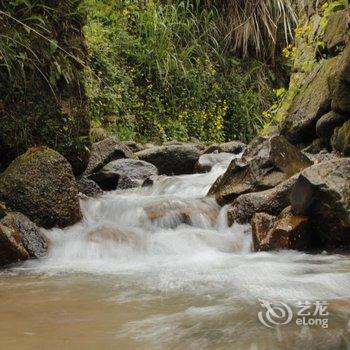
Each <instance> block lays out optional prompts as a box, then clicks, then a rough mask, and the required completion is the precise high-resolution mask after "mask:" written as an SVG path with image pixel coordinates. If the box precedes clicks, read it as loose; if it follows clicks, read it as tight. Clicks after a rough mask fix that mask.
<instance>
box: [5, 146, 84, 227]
mask: <svg viewBox="0 0 350 350" xmlns="http://www.w3.org/2000/svg"><path fill="white" fill-rule="evenodd" d="M0 200H1V201H3V202H4V203H5V204H6V206H7V207H8V208H10V209H11V210H13V211H19V212H21V213H23V214H25V215H26V216H28V217H29V218H30V220H32V221H33V222H35V223H36V224H37V225H39V226H42V227H45V228H51V227H53V226H59V227H65V226H68V225H73V224H75V223H76V222H78V221H80V219H81V218H82V215H81V211H80V205H79V199H78V188H77V185H76V181H75V178H74V176H73V172H72V167H71V165H70V164H69V163H68V161H67V160H66V159H65V158H64V157H63V156H61V155H60V154H59V153H57V152H56V151H53V150H51V149H49V148H46V147H37V148H31V149H29V150H28V151H27V152H26V153H24V154H23V155H21V156H19V157H18V158H16V159H15V160H14V161H13V162H12V163H11V164H10V165H9V167H8V168H7V169H6V170H5V171H4V172H3V173H2V174H1V175H0Z"/></svg>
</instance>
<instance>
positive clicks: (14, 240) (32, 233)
mask: <svg viewBox="0 0 350 350" xmlns="http://www.w3.org/2000/svg"><path fill="white" fill-rule="evenodd" d="M47 247H48V244H47V241H46V239H45V237H44V236H43V235H42V233H41V232H40V229H39V228H38V226H36V225H35V224H34V223H33V222H31V221H30V220H29V219H28V218H27V217H26V216H25V215H23V214H20V213H8V214H7V215H6V216H5V217H4V218H2V219H1V220H0V265H5V264H9V263H14V262H17V261H22V260H27V259H29V258H39V257H42V256H43V255H45V253H46V251H47Z"/></svg>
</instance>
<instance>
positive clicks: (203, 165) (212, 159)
mask: <svg viewBox="0 0 350 350" xmlns="http://www.w3.org/2000/svg"><path fill="white" fill-rule="evenodd" d="M231 159H232V154H229V153H209V154H202V155H201V156H200V157H199V159H198V161H197V163H196V164H195V166H194V169H193V172H194V173H208V172H209V171H210V170H211V169H212V168H213V166H214V165H215V164H217V163H221V162H224V161H228V162H229V161H230V160H231Z"/></svg>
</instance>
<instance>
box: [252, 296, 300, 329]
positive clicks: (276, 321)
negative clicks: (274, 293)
mask: <svg viewBox="0 0 350 350" xmlns="http://www.w3.org/2000/svg"><path fill="white" fill-rule="evenodd" d="M259 301H260V304H261V306H262V307H263V308H264V310H263V311H260V312H259V313H258V318H259V321H260V322H261V323H262V324H263V325H264V326H266V327H269V328H273V327H275V326H277V325H284V324H288V323H290V321H291V320H292V318H293V311H292V309H291V308H290V307H289V306H288V305H287V304H285V303H282V302H270V301H267V300H263V299H259Z"/></svg>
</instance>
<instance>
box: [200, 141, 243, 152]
mask: <svg viewBox="0 0 350 350" xmlns="http://www.w3.org/2000/svg"><path fill="white" fill-rule="evenodd" d="M245 148H246V145H245V143H243V142H241V141H230V142H225V143H216V144H213V145H211V146H209V147H208V148H207V149H206V150H205V151H204V153H214V152H218V153H233V154H239V153H241V152H243V151H244V149H245Z"/></svg>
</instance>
